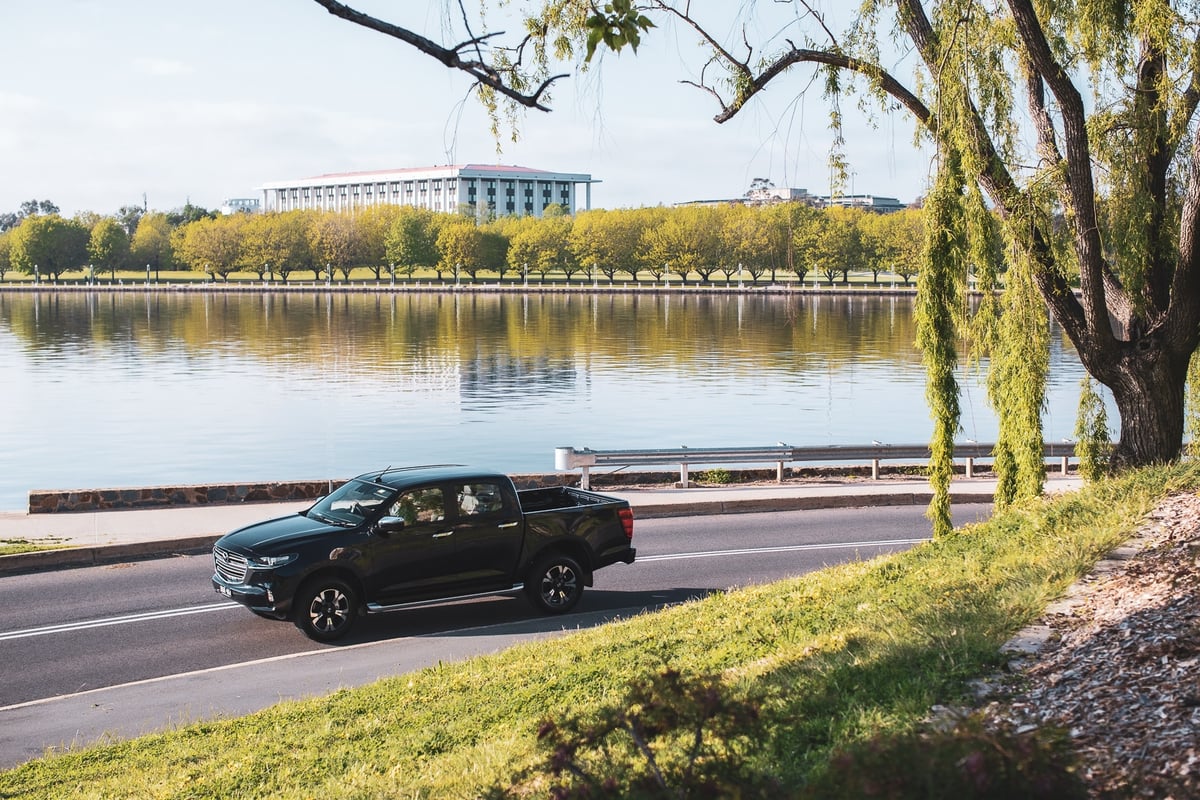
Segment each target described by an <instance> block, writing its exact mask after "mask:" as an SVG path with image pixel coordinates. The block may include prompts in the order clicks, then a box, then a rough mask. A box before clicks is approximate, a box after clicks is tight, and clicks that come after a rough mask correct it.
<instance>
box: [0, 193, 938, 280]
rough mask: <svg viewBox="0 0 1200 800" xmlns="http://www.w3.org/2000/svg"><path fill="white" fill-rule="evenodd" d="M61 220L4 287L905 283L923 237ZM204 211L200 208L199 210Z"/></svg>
mask: <svg viewBox="0 0 1200 800" xmlns="http://www.w3.org/2000/svg"><path fill="white" fill-rule="evenodd" d="M127 211H128V209H122V212H121V214H119V215H113V216H99V215H94V214H84V215H79V216H76V217H74V218H70V219H68V218H64V217H62V216H60V215H59V214H58V213H57V212H56V211H55V213H37V208H36V207H35V208H34V213H31V214H28V215H25V216H23V218H21V219H20V221H19V223H18V224H16V225H15V226H13V227H11V228H10V229H8V230H5V231H4V232H0V280H3V279H4V276H5V275H6V274H7V272H9V271H10V270H11V271H16V272H19V273H23V274H26V275H33V276H35V277H37V278H39V279H43V278H45V279H52V280H58V279H59V278H61V277H62V276H63V275H64V273H81V274H82V276H83V277H84V278H87V279H93V278H96V277H102V276H104V275H105V274H108V275H109V276H110V277H112V278H113V279H115V277H116V273H117V271H118V270H139V271H140V270H143V269H144V270H146V271H147V273H149V272H151V271H153V272H155V273H156V275H157V273H158V272H160V271H162V270H193V271H197V272H203V273H206V274H208V275H210V276H213V277H215V278H218V279H221V280H226V279H228V277H229V276H230V275H231V274H233V273H251V274H255V275H259V276H261V277H262V278H263V279H272V280H280V281H284V282H286V281H288V280H289V279H290V278H292V277H299V278H301V279H305V278H311V279H313V280H322V279H327V280H336V279H337V278H338V277H339V276H340V277H341V278H342V279H349V276H350V272H351V271H352V270H355V269H364V268H365V269H369V270H370V271H371V272H372V273H373V274H374V276H375V279H376V280H384V279H388V280H395V279H396V278H412V277H413V275H414V274H415V273H416V272H417V271H418V270H424V271H430V270H431V271H434V272H436V273H437V275H438V278H439V279H440V280H447V279H455V280H462V279H464V278H468V279H470V280H478V279H480V278H481V277H494V278H498V279H500V280H503V279H505V278H522V279H529V278H534V279H540V280H546V279H548V278H551V277H562V278H565V279H566V280H568V281H569V280H571V279H572V278H574V277H586V278H588V279H599V278H600V277H601V276H602V277H603V278H605V279H607V280H608V281H616V280H618V279H620V278H621V276H627V277H628V279H629V280H633V281H636V280H647V279H652V280H655V281H661V280H667V279H670V278H671V276H672V275H674V276H680V277H681V278H682V279H683V280H685V281H688V280H692V281H699V282H709V281H711V280H713V279H714V278H718V279H725V280H742V281H746V282H750V283H753V282H756V281H759V280H760V279H763V278H767V279H770V280H778V279H781V278H798V279H799V280H801V281H803V280H806V279H809V278H810V277H811V278H821V279H824V280H825V281H827V282H829V283H835V282H837V281H839V280H841V281H846V280H848V278H849V275H850V273H852V272H853V273H871V274H872V275H873V279H874V280H876V281H877V280H878V278H879V274H880V273H881V272H890V273H892V274H894V275H897V276H899V278H900V279H901V280H903V281H904V283H906V284H908V283H909V282H910V281H911V279H912V277H913V276H914V275H915V274H916V271H917V264H918V262H919V261H920V253H921V248H922V246H923V243H924V237H925V231H924V223H923V222H922V217H921V211H920V210H916V209H909V210H905V211H901V212H897V213H892V214H882V215H880V214H872V213H868V212H865V211H863V210H861V209H853V208H839V207H835V208H828V209H816V208H812V207H810V206H806V205H803V204H800V203H781V204H775V205H767V206H744V205H736V204H732V205H712V206H681V207H676V208H664V207H656V208H637V209H620V210H590V211H581V212H578V213H577V214H576V215H574V216H568V215H566V214H565V213H563V212H562V211H561V209H559V207H557V206H552V207H550V208H549V209H548V210H547V213H546V215H545V216H543V217H541V218H534V217H501V218H498V219H494V220H490V221H485V222H480V221H477V220H476V219H475V218H474V217H473V216H471V215H469V214H436V213H433V212H430V211H426V210H424V209H418V208H412V207H406V206H376V207H373V208H369V209H366V210H361V211H358V212H357V213H354V214H349V213H343V212H325V211H289V212H284V213H266V214H233V215H228V216H222V215H218V214H213V213H210V212H203V213H192V214H187V215H181V214H179V213H177V212H173V213H171V214H167V213H162V212H148V213H140V214H137V215H136V218H135V219H132V220H131V219H130V215H129V214H128V213H126V212H127ZM199 211H201V212H202V211H203V210H199Z"/></svg>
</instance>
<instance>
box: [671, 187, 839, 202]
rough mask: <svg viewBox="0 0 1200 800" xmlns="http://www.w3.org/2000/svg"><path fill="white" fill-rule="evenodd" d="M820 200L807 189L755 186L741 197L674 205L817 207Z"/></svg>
mask: <svg viewBox="0 0 1200 800" xmlns="http://www.w3.org/2000/svg"><path fill="white" fill-rule="evenodd" d="M819 200H820V198H818V197H817V196H815V195H811V194H809V193H808V190H807V189H793V188H790V187H787V186H770V185H765V184H764V185H755V186H754V187H752V188H751V189H750V191H748V192H746V193H745V194H744V195H742V196H741V197H725V198H718V199H715V200H688V201H686V202H683V203H676V204H675V205H677V206H727V205H735V204H738V205H746V206H769V205H774V204H775V203H806V204H807V205H810V206H811V205H819V202H818V201H819Z"/></svg>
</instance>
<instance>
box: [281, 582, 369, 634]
mask: <svg viewBox="0 0 1200 800" xmlns="http://www.w3.org/2000/svg"><path fill="white" fill-rule="evenodd" d="M294 606H295V611H294V615H295V622H296V627H298V628H299V629H300V630H302V631H304V633H305V635H306V636H308V638H310V639H315V640H316V641H318V642H332V641H334V640H335V639H340V638H342V637H343V636H345V635H346V634H347V633H349V632H350V628H351V627H353V625H354V619H355V618H356V617H357V616H358V595H357V594H356V593H355V591H354V589H353V587H351V586H350V584H348V583H346V582H345V581H344V580H342V579H341V578H336V577H333V576H328V577H321V576H317V577H316V578H313V579H311V580H309V581H307V582H306V583H305V584H304V585H303V586H301V587H300V590H299V591H298V592H296V599H295V603H294Z"/></svg>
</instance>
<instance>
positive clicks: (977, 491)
mask: <svg viewBox="0 0 1200 800" xmlns="http://www.w3.org/2000/svg"><path fill="white" fill-rule="evenodd" d="M1081 485H1082V479H1080V478H1077V477H1074V476H1065V477H1064V476H1062V475H1058V474H1053V475H1048V476H1047V479H1046V491H1047V492H1048V493H1056V492H1063V491H1071V490H1074V489H1077V488H1078V487H1079V486H1081ZM995 490H996V481H995V480H994V479H990V478H963V477H959V478H956V479H955V480H954V481H953V482H952V483H951V488H950V494H951V499H952V502H954V503H956V504H961V503H990V502H991V501H992V497H993V495H994V494H995ZM601 491H602V492H603V493H604V494H608V495H612V496H614V497H620V498H623V499H625V500H628V501H629V503H630V505H631V506H632V507H633V511H634V518H635V519H651V518H655V517H678V516H689V515H697V516H698V515H710V514H735V513H754V512H769V511H796V510H804V509H817V508H856V507H866V506H900V505H928V503H929V501H930V498H931V492H930V489H929V483H928V481H926V480H925V479H923V478H890V477H885V478H883V479H880V480H871V479H869V478H831V479H812V480H796V481H788V482H785V483H782V484H775V483H765V484H732V485H727V486H718V487H692V488H688V489H676V488H672V487H650V488H624V487H622V488H619V489H613V490H609V489H602V490H601ZM309 505H311V501H307V500H305V501H296V502H279V503H241V504H236V505H194V506H175V507H171V508H161V509H159V508H155V509H136V510H129V511H97V512H73V513H59V514H29V513H26V512H23V511H8V512H0V541H13V540H23V541H28V542H32V543H37V544H43V545H50V546H52V547H53V549H50V550H42V551H38V552H34V553H21V554H17V555H8V556H0V575H4V574H10V573H16V572H29V571H36V570H45V569H58V568H62V567H75V566H88V565H92V564H101V563H111V562H113V561H120V560H126V559H133V558H153V557H162V556H169V555H171V554H174V553H195V552H200V551H203V550H207V549H209V548H211V547H212V544H213V542H214V541H216V540H217V538H219V537H220V536H222V535H223V534H225V533H227V532H229V531H231V530H234V529H235V528H239V527H242V526H243V525H249V524H251V523H254V522H259V521H261V520H265V519H270V518H272V517H279V516H286V515H288V514H293V513H296V512H298V511H301V510H303V509H305V508H307V507H308V506H309Z"/></svg>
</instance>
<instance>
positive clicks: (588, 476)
mask: <svg viewBox="0 0 1200 800" xmlns="http://www.w3.org/2000/svg"><path fill="white" fill-rule="evenodd" d="M580 469H582V470H583V475H582V476H581V477H580V478H579V488H580V489H583V490H584V491H589V490H590V489H591V488H592V473H591V468H590V467H581V468H580Z"/></svg>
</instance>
